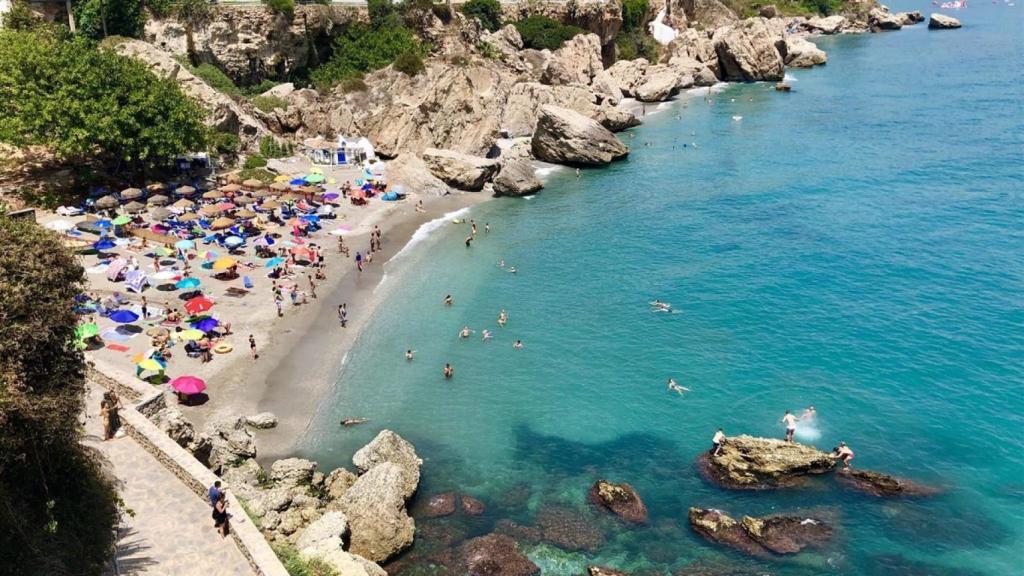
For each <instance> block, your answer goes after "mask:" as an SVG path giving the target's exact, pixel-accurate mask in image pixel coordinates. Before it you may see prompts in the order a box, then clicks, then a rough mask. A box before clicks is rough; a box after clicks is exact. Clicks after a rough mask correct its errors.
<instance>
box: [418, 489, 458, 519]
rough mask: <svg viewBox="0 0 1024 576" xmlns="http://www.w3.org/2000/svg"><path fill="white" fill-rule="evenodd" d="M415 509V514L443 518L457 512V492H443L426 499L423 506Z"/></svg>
mask: <svg viewBox="0 0 1024 576" xmlns="http://www.w3.org/2000/svg"><path fill="white" fill-rule="evenodd" d="M416 508H417V509H416V510H414V511H413V513H414V515H416V516H422V517H424V518H441V517H443V516H450V515H452V514H454V513H455V493H454V492H442V493H441V494H434V495H433V496H431V497H429V498H427V499H426V501H425V502H423V503H422V505H421V506H417V507H416Z"/></svg>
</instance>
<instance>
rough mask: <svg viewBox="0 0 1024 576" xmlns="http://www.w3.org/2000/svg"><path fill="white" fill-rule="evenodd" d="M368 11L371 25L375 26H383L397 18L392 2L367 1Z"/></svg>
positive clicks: (389, 0)
mask: <svg viewBox="0 0 1024 576" xmlns="http://www.w3.org/2000/svg"><path fill="white" fill-rule="evenodd" d="M366 11H367V13H368V14H369V15H370V24H373V25H374V26H381V25H382V24H384V23H386V22H388V21H390V20H391V19H392V18H393V17H394V16H395V6H394V4H392V3H391V0H366Z"/></svg>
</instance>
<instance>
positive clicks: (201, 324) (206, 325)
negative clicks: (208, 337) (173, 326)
mask: <svg viewBox="0 0 1024 576" xmlns="http://www.w3.org/2000/svg"><path fill="white" fill-rule="evenodd" d="M218 324H220V322H217V320H216V319H214V318H203V319H202V320H199V321H197V322H193V323H192V327H193V328H195V329H196V330H202V331H203V332H209V331H210V330H213V329H214V328H216V327H217V325H218Z"/></svg>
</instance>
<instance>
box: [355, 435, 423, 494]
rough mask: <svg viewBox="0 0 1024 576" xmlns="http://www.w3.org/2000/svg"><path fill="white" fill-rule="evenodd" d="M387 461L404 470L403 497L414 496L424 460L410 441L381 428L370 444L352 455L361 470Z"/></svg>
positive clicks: (366, 469)
mask: <svg viewBox="0 0 1024 576" xmlns="http://www.w3.org/2000/svg"><path fill="white" fill-rule="evenodd" d="M387 462H390V463H392V464H395V465H396V466H397V467H398V469H399V470H401V472H402V479H403V483H402V491H401V492H402V497H403V498H406V499H407V498H409V497H410V496H412V495H413V493H414V492H416V486H417V485H418V484H419V481H420V466H421V465H422V464H423V460H420V457H419V456H417V455H416V449H415V448H414V447H413V445H412V444H411V443H409V441H407V440H406V439H404V438H402V437H401V436H399V435H398V434H395V433H394V432H392V431H391V430H381V432H380V433H379V434H377V436H376V437H375V438H374V439H373V440H371V441H370V443H369V444H367V445H366V446H363V447H362V448H360V449H359V450H358V451H357V452H356V453H355V455H354V456H352V463H353V464H355V465H356V468H358V469H359V471H360V472H367V471H369V470H371V469H373V468H374V467H375V466H378V465H380V464H383V463H387Z"/></svg>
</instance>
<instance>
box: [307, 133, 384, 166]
mask: <svg viewBox="0 0 1024 576" xmlns="http://www.w3.org/2000/svg"><path fill="white" fill-rule="evenodd" d="M300 151H301V153H302V154H303V155H304V156H306V158H308V159H309V161H310V162H312V163H313V164H318V165H321V166H338V165H342V164H362V163H363V162H366V161H369V160H374V159H376V158H377V154H376V153H375V152H374V150H373V144H370V141H369V140H367V139H366V138H359V139H358V140H357V139H354V138H346V137H344V136H338V139H337V140H336V141H331V140H327V139H326V138H322V137H320V136H317V137H316V138H307V139H306V140H303V142H302V148H301V149H300Z"/></svg>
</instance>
